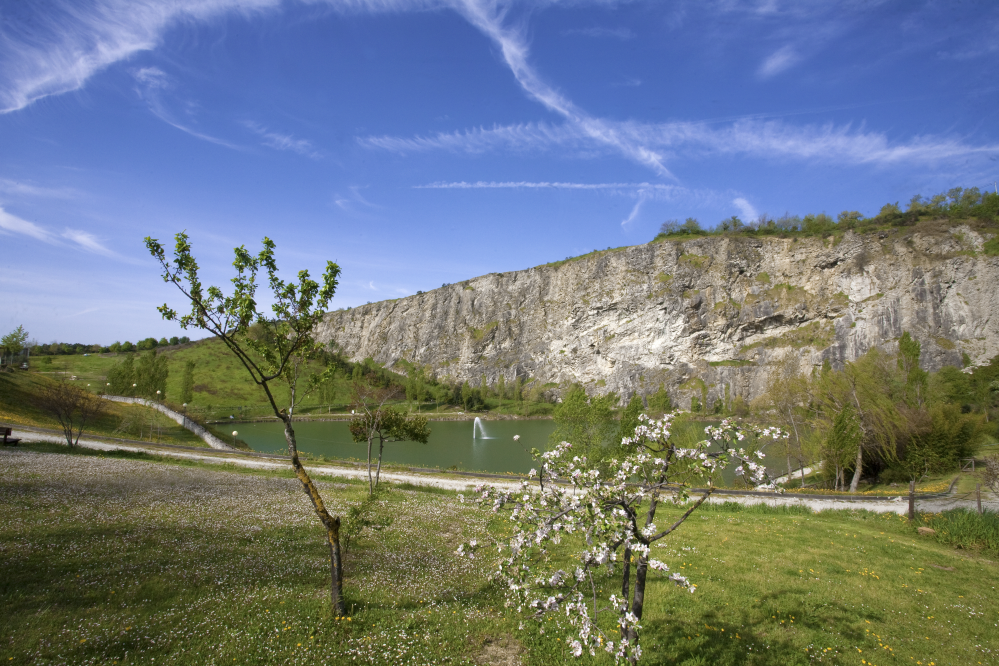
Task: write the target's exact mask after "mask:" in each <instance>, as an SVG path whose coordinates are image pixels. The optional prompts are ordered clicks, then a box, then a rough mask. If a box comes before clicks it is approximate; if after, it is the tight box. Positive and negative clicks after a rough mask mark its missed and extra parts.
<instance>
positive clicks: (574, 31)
mask: <svg viewBox="0 0 999 666" xmlns="http://www.w3.org/2000/svg"><path fill="white" fill-rule="evenodd" d="M562 35H564V36H566V37H572V36H574V35H579V36H581V37H611V38H613V39H620V40H629V39H634V38H635V33H633V32H632V31H631V30H629V29H628V28H606V27H594V28H570V29H569V30H563V31H562Z"/></svg>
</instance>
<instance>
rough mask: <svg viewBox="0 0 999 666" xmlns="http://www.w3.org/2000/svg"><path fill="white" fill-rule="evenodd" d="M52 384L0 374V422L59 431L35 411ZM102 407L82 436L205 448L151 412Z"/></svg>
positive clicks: (52, 421) (112, 404)
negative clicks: (47, 388)
mask: <svg viewBox="0 0 999 666" xmlns="http://www.w3.org/2000/svg"><path fill="white" fill-rule="evenodd" d="M70 358H71V357H70ZM81 358H82V357H81ZM52 381H54V380H53V379H52V377H48V376H45V375H41V374H38V373H34V372H3V373H0V423H2V424H4V425H25V426H37V427H41V428H55V429H59V428H60V425H59V422H58V421H57V420H56V419H55V418H54V417H52V416H51V415H50V414H48V413H46V412H44V411H42V410H41V409H39V408H38V394H39V393H40V392H41V391H43V390H44V389H45V387H46V385H48V384H50V383H51V382H52ZM78 381H80V383H81V384H82V383H85V382H84V380H78ZM106 407H107V411H106V413H105V414H104V415H103V416H102V417H101V418H99V419H97V420H96V421H94V422H93V423H91V424H88V425H87V426H86V429H85V430H84V434H85V435H86V434H92V435H103V436H106V437H119V438H122V439H141V440H144V441H150V442H160V443H164V444H182V445H184V446H207V445H206V444H205V443H204V441H203V440H202V439H201V438H199V437H197V436H196V435H194V434H193V433H191V432H190V431H188V430H187V429H185V428H182V427H181V426H180V425H178V424H177V423H175V422H174V421H172V420H170V419H169V418H167V417H166V416H164V415H163V414H160V413H159V412H157V411H156V410H154V409H149V408H147V407H142V406H140V405H125V404H121V403H116V402H108V403H106Z"/></svg>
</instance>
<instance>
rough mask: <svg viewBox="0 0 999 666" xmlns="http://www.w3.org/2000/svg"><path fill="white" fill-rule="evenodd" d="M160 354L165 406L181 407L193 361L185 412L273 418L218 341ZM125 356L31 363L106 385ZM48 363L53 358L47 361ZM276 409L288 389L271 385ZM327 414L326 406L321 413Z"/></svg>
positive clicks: (311, 405)
mask: <svg viewBox="0 0 999 666" xmlns="http://www.w3.org/2000/svg"><path fill="white" fill-rule="evenodd" d="M159 353H161V354H164V355H166V357H167V364H168V367H169V370H170V374H169V376H168V378H167V388H166V402H168V403H171V404H174V405H179V404H180V403H181V402H182V401H181V400H180V395H181V383H182V381H183V377H184V366H185V364H186V363H187V362H188V361H190V362H192V363H194V366H195V370H194V399H193V400H191V401H190V402H189V403H188V409H189V411H191V412H193V413H196V414H200V415H202V416H204V417H205V418H209V419H211V418H225V417H228V416H229V415H230V414H235V415H236V416H240V415H242V416H273V412H272V411H271V409H270V406H269V405H268V404H267V402H266V396H265V395H264V392H263V390H262V389H261V388H260V387H259V386H257V385H256V384H254V383H253V381H252V380H251V379H250V375H249V373H248V372H247V371H246V368H244V367H243V365H242V364H241V363H240V362H239V360H238V359H237V358H236V357H235V356H234V355H233V354H232V352H230V351H229V350H228V349H227V348H226V346H225V344H223V343H222V341H221V340H218V339H215V338H206V339H204V340H199V341H197V342H191V343H189V344H186V345H179V346H175V347H164V348H161V349H160V350H159ZM124 357H125V354H118V355H114V354H92V355H90V356H83V355H82V354H74V355H66V356H47V357H38V358H35V359H33V360H32V367H33V370H36V371H38V372H40V373H41V374H45V375H49V376H53V377H60V378H65V377H70V376H76V377H77V378H78V380H79V381H81V382H84V383H86V382H89V383H92V384H93V385H94V386H97V385H98V383H100V382H103V381H104V377H105V376H106V375H107V372H108V370H109V369H110V368H111V367H112V366H114V365H115V364H116V363H118V362H119V361H121V360H122V359H123V358H124ZM48 359H51V360H48ZM337 387H338V392H337V395H336V396H335V400H334V403H335V404H337V403H338V404H339V405H340V406H342V405H343V404H344V403H345V401H346V400H347V396H348V395H349V387H348V384H347V380H346V379H344V378H342V377H341V378H340V380H339V382H338V383H337ZM271 388H272V390H273V391H274V392H275V397H276V398H277V399H278V404H279V406H282V407H284V406H286V405H287V402H288V391H287V390H286V389H285V388H284V386H283V385H282V384H281V383H280V382H274V383H273V384H272V386H271ZM317 409H319V402H318V399H317V398H315V397H310V398H308V399H307V400H306V402H305V404H304V405H303V406H302V408H300V409H299V411H298V413H307V412H310V411H314V410H317ZM322 411H323V412H324V413H325V411H326V410H325V408H323V410H322Z"/></svg>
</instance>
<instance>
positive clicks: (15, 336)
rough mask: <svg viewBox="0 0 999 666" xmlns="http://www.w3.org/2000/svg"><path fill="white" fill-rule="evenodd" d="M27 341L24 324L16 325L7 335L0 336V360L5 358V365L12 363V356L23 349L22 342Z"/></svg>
mask: <svg viewBox="0 0 999 666" xmlns="http://www.w3.org/2000/svg"><path fill="white" fill-rule="evenodd" d="M27 341H28V332H27V331H26V330H24V326H18V327H17V328H15V329H14V330H13V331H11V332H10V333H8V334H7V335H5V336H3V338H0V360H4V359H5V360H6V365H8V366H11V365H13V364H14V357H15V356H17V355H18V354H20V353H21V352H22V351H24V343H25V342H27Z"/></svg>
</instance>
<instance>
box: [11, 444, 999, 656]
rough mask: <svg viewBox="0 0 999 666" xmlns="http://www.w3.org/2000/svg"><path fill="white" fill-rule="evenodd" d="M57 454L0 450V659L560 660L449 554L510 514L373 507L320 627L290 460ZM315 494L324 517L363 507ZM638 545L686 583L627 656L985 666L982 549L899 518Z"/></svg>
mask: <svg viewBox="0 0 999 666" xmlns="http://www.w3.org/2000/svg"><path fill="white" fill-rule="evenodd" d="M55 450H56V449H55V448H54V447H48V448H45V447H40V448H39V449H38V451H39V453H31V452H12V451H4V452H2V453H0V502H2V503H3V506H5V507H6V508H7V510H6V511H5V512H3V513H2V514H0V544H2V546H0V568H2V570H3V571H4V572H5V575H4V576H3V577H2V578H0V605H2V606H3V608H5V609H6V612H5V613H3V614H2V616H0V661H3V662H4V663H12V664H68V663H72V664H91V663H100V664H110V663H116V662H117V663H157V664H163V663H165V664H232V663H239V664H248V663H253V664H279V663H280V664H441V663H448V664H460V663H508V662H505V661H503V660H504V659H507V658H511V657H514V656H516V655H517V653H518V652H521V653H522V654H520V658H521V659H522V661H523V663H525V664H562V663H566V662H569V661H571V657H569V656H568V655H567V653H566V652H565V650H564V642H563V641H564V640H565V637H566V632H565V631H564V630H560V629H559V628H558V626H557V625H558V620H553V621H550V622H548V623H546V626H545V627H544V629H545V632H544V634H542V633H541V632H540V628H539V627H538V626H537V624H536V623H534V622H531V621H523V625H522V627H523V628H520V626H521V624H520V623H521V620H522V618H520V617H519V616H516V615H515V614H513V613H512V612H511V611H508V610H506V609H504V608H503V605H502V601H501V599H500V598H499V597H498V596H497V592H496V591H495V590H494V589H493V588H491V587H489V586H488V585H487V580H486V571H487V569H488V568H489V565H488V562H482V561H478V560H476V561H471V562H470V561H466V560H458V559H456V558H455V557H454V556H453V551H454V549H455V547H456V546H457V544H458V543H459V542H461V541H463V540H467V539H469V538H472V537H478V538H487V537H488V534H489V533H492V534H494V535H499V534H501V533H502V532H503V531H504V527H505V523H504V522H503V521H502V520H501V519H498V518H494V517H493V515H492V514H490V513H488V512H486V513H483V512H480V511H478V510H476V509H473V508H471V507H470V506H467V505H462V504H459V503H457V502H456V501H455V499H454V497H453V496H452V495H451V494H449V493H446V492H441V491H438V492H424V491H419V490H417V489H413V488H396V489H393V490H390V491H388V492H387V493H386V494H385V495H383V496H382V497H381V498H380V499H379V500H378V501H377V503H376V508H375V511H376V514H377V516H378V517H380V518H382V519H385V520H388V519H391V520H390V524H389V525H388V526H387V527H385V528H384V529H382V530H380V531H377V532H366V533H363V534H362V536H361V537H360V539H359V540H358V541H357V542H356V544H355V545H354V546H353V547H352V549H351V551H350V552H349V553H348V555H347V559H346V562H347V577H346V581H345V583H346V593H347V595H348V601H349V609H350V610H349V616H350V617H349V619H341V620H336V619H333V618H331V617H330V613H329V600H328V590H327V587H326V586H327V581H328V575H329V569H328V562H327V560H326V552H325V550H324V548H323V539H322V530H321V528H320V526H319V524H318V521H317V520H316V518H315V516H314V514H313V512H312V509H311V507H310V506H309V504H308V500H307V498H306V497H305V496H304V495H303V494H302V492H301V490H300V489H299V487H298V485H297V481H296V480H295V479H293V478H292V477H291V474H290V472H289V473H287V474H273V473H262V472H250V471H240V470H235V469H233V470H225V469H222V470H220V469H207V468H205V467H203V466H199V465H195V464H177V463H168V462H163V461H156V460H153V459H143V458H142V457H140V456H133V455H124V454H122V455H117V456H108V455H97V454H94V453H78V454H70V455H67V454H64V453H63V454H57V453H52V452H51V451H55ZM320 485H321V487H322V489H323V492H324V494H325V496H326V497H327V499H328V503H329V504H330V505H332V507H333V509H334V510H336V511H340V512H343V511H345V510H347V508H348V507H350V506H355V505H357V504H358V503H360V502H361V501H362V500H363V497H364V487H363V485H358V484H353V483H346V482H335V481H321V482H320ZM70 497H71V498H72V503H71V504H67V498H70ZM67 507H71V509H69V510H67ZM664 519H665V516H664ZM490 520H491V521H492V522H490ZM664 522H665V520H664ZM653 552H654V556H655V557H657V558H658V559H661V560H663V561H666V562H667V563H668V564H669V565H670V566H671V567H672V568H674V569H675V570H679V571H681V572H682V573H684V574H685V575H688V576H690V577H691V579H692V581H693V582H695V583H696V584H697V585H698V588H697V592H696V593H695V594H689V593H687V592H686V591H685V590H681V589H679V588H676V587H673V586H671V585H667V584H666V582H665V581H662V580H661V579H656V580H653V581H652V582H651V583H650V587H649V589H648V590H647V597H646V599H647V601H646V615H645V618H644V625H645V631H644V633H643V647H644V650H645V657H644V658H643V663H648V664H658V663H667V662H673V663H679V664H686V665H688V666H692V665H694V664H780V665H784V664H802V665H804V664H813V663H825V664H864V665H866V664H874V665H876V666H880V665H881V664H903V663H904V664H916V665H917V666H929V665H933V666H936V665H938V664H939V665H942V664H961V665H964V664H994V663H997V659H999V630H997V629H996V626H997V624H999V611H997V609H996V606H995V603H994V599H995V594H996V592H995V587H996V585H997V584H999V568H997V564H996V563H995V561H993V560H994V559H995V557H996V556H997V553H995V552H992V551H985V552H984V553H976V552H975V551H958V550H954V549H953V548H951V547H950V546H948V545H944V544H941V543H939V542H937V541H936V540H934V539H932V538H926V537H920V536H917V535H916V533H915V529H914V527H912V526H909V525H908V524H906V523H905V522H904V521H902V520H900V519H899V518H898V516H894V515H891V516H879V515H874V514H869V513H866V512H859V511H858V512H823V513H818V514H813V513H809V512H807V511H803V510H794V511H789V510H775V509H766V508H754V509H746V508H742V507H740V506H733V505H718V506H712V507H709V508H707V509H702V510H701V511H699V512H698V513H696V514H694V516H693V518H692V519H691V520H690V521H689V522H688V523H687V524H686V525H684V527H683V528H681V530H680V531H678V532H677V533H676V538H673V539H671V540H669V541H668V542H666V544H665V547H664V548H656V549H654V551H653ZM582 661H584V662H589V661H591V660H590V659H589V657H584V658H583V660H582ZM594 661H596V662H597V663H609V660H608V658H607V657H606V656H605V655H601V656H598V657H597V659H596V660H594Z"/></svg>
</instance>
